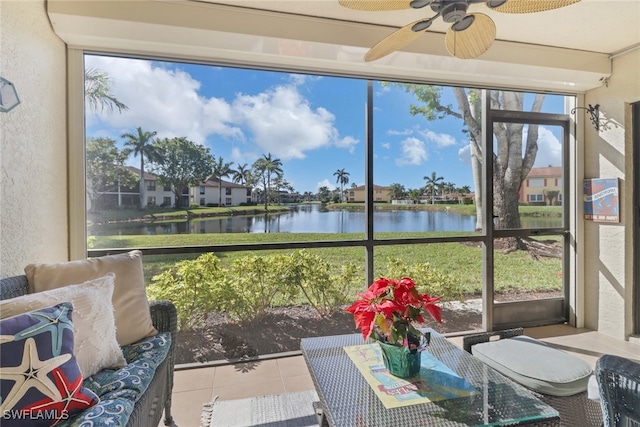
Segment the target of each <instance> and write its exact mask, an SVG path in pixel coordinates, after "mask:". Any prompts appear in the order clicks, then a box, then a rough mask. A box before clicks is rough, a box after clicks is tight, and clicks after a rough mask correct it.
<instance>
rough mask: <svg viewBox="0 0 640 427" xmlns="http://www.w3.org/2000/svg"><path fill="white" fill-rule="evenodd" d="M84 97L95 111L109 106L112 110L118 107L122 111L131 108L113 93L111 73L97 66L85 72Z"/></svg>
mask: <svg viewBox="0 0 640 427" xmlns="http://www.w3.org/2000/svg"><path fill="white" fill-rule="evenodd" d="M84 99H85V101H86V103H87V105H88V106H89V108H90V109H92V110H94V111H97V110H98V108H99V109H100V110H104V108H105V107H108V108H109V109H110V110H112V111H113V109H114V108H117V109H118V112H120V113H121V112H122V111H123V110H128V109H129V107H127V106H126V105H124V104H123V103H122V102H120V101H118V99H117V98H116V97H115V96H114V95H113V94H112V93H111V79H110V78H109V75H108V74H107V73H105V72H103V71H100V70H97V69H95V68H89V69H87V70H86V71H85V73H84Z"/></svg>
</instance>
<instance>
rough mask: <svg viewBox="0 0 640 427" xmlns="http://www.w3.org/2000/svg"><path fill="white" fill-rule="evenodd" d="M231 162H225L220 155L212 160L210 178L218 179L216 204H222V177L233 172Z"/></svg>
mask: <svg viewBox="0 0 640 427" xmlns="http://www.w3.org/2000/svg"><path fill="white" fill-rule="evenodd" d="M232 165H233V162H225V161H224V159H223V158H222V157H218V160H214V161H213V165H212V166H213V167H212V174H211V178H214V179H216V180H217V181H218V206H222V178H226V177H228V176H231V175H232V174H234V173H235V171H234V170H233V169H231V166H232Z"/></svg>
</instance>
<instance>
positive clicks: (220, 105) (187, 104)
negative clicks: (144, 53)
mask: <svg viewBox="0 0 640 427" xmlns="http://www.w3.org/2000/svg"><path fill="white" fill-rule="evenodd" d="M86 64H87V67H90V68H96V69H98V70H100V71H104V72H106V73H107V74H108V75H109V77H110V80H111V92H112V93H113V95H114V96H115V97H116V98H117V99H118V100H119V101H121V102H123V103H124V104H125V105H127V106H128V107H129V109H128V110H126V111H123V112H122V113H112V112H110V111H109V110H108V109H106V110H104V111H98V112H96V113H95V115H96V116H97V117H99V118H100V120H102V121H103V122H104V123H105V124H107V125H108V126H110V127H113V128H117V129H121V130H122V132H125V131H127V132H128V131H132V130H134V129H135V128H136V127H138V126H140V127H141V128H142V129H143V130H147V131H154V130H155V131H157V132H158V137H160V138H171V137H176V136H186V137H187V138H188V139H190V140H192V141H194V142H197V143H200V144H203V143H204V142H205V140H206V138H207V136H209V135H210V134H213V133H215V134H219V135H223V136H228V137H233V138H238V139H242V138H243V135H242V131H241V130H240V129H239V128H238V127H236V126H234V125H233V123H231V118H232V110H231V106H230V105H229V104H228V103H227V102H226V101H225V100H224V99H218V98H208V99H207V98H204V97H201V96H199V95H198V90H199V89H200V82H198V81H196V80H194V79H193V78H192V77H191V76H190V75H189V74H188V73H186V72H184V71H181V70H170V69H165V68H161V67H157V66H154V65H153V63H152V62H151V61H146V60H137V59H124V58H112V57H98V56H87V57H86ZM90 116H91V115H90ZM94 119H95V118H94Z"/></svg>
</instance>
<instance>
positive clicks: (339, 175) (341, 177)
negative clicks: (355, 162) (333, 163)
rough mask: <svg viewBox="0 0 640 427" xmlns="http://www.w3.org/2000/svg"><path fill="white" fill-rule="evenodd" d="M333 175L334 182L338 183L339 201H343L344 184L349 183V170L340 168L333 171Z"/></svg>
mask: <svg viewBox="0 0 640 427" xmlns="http://www.w3.org/2000/svg"><path fill="white" fill-rule="evenodd" d="M333 176H335V177H336V184H339V185H340V201H341V202H344V186H345V185H347V184H348V183H349V172H347V171H346V170H344V168H342V169H338V170H337V171H335V172H334V173H333Z"/></svg>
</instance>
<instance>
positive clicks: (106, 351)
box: [0, 273, 126, 378]
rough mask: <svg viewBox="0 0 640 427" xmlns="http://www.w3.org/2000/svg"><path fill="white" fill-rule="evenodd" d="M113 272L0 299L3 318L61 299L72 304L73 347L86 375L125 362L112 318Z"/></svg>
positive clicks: (0, 311)
mask: <svg viewBox="0 0 640 427" xmlns="http://www.w3.org/2000/svg"><path fill="white" fill-rule="evenodd" d="M114 278H115V276H114V274H113V273H109V274H107V275H106V276H104V277H100V278H98V279H95V280H89V281H87V282H84V283H81V284H77V285H69V286H63V287H61V288H57V289H51V290H50V291H42V292H36V293H35V294H27V295H23V296H20V297H17V298H10V299H7V300H4V301H0V318H5V317H9V316H16V315H18V314H22V313H27V312H29V311H33V310H37V309H41V308H45V307H50V306H52V305H55V304H59V303H62V302H71V303H72V304H73V329H74V347H73V354H74V355H75V357H76V359H77V361H78V366H80V370H81V371H82V375H83V376H84V377H85V378H86V377H88V376H90V375H93V374H95V373H96V372H98V371H100V370H102V369H104V368H121V367H123V366H124V365H126V361H125V359H124V355H123V354H122V349H121V348H120V346H119V345H118V341H117V340H116V327H115V320H114V317H113V304H112V303H111V298H112V296H113V287H114Z"/></svg>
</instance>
